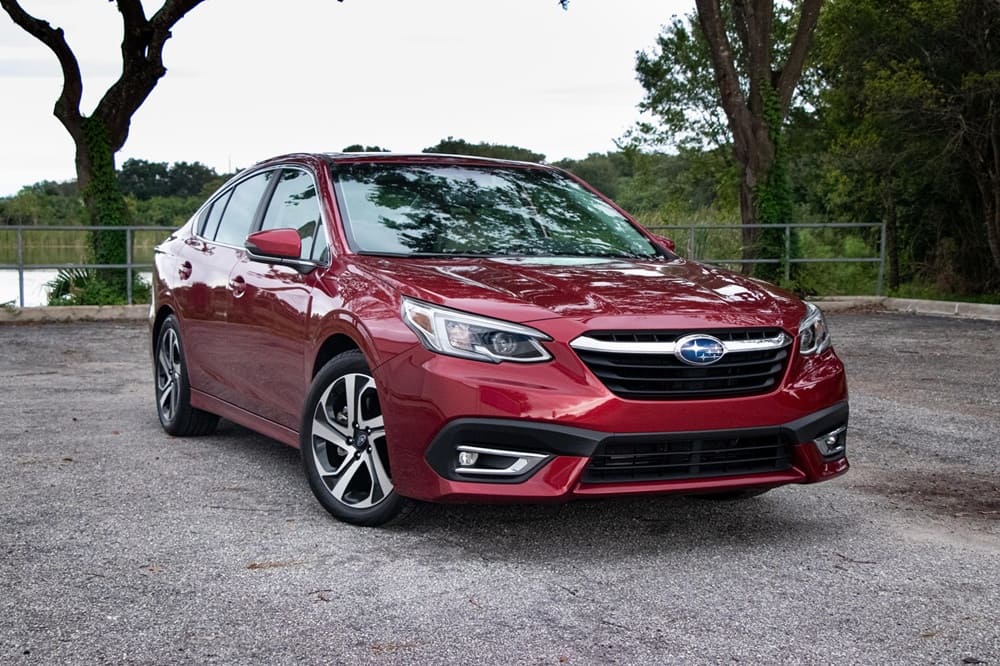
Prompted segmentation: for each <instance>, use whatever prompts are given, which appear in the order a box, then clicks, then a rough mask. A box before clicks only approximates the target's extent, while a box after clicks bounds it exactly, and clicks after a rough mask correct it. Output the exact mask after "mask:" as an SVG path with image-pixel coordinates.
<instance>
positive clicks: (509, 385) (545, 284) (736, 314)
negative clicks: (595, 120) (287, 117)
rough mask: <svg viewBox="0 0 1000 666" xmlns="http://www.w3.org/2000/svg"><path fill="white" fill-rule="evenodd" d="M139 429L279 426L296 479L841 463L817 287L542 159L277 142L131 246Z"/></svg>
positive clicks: (391, 481) (410, 484) (500, 483)
mask: <svg viewBox="0 0 1000 666" xmlns="http://www.w3.org/2000/svg"><path fill="white" fill-rule="evenodd" d="M153 292H154V298H153V304H152V307H151V310H150V320H151V326H152V329H151V330H152V347H153V359H154V368H155V379H156V403H157V410H158V413H159V418H160V422H161V423H162V425H163V427H164V429H165V430H166V431H167V432H168V433H170V434H172V435H178V436H185V435H204V434H208V433H210V432H212V430H213V429H214V428H215V426H216V423H217V422H218V419H219V417H224V418H226V419H229V420H231V421H234V422H236V423H240V424H242V425H244V426H247V427H249V428H252V429H254V430H256V431H258V432H260V433H263V434H265V435H267V436H270V437H273V438H275V439H277V440H279V441H281V442H284V443H286V444H288V445H290V446H294V447H298V448H300V449H301V452H302V463H303V467H304V469H305V473H306V477H307V478H308V480H309V484H310V486H311V487H312V490H313V493H314V494H315V495H316V497H317V499H318V500H319V501H320V503H321V504H322V505H323V506H324V507H325V508H326V509H327V510H328V511H329V512H330V513H332V514H333V515H334V516H336V517H337V518H339V519H341V520H345V521H348V522H351V523H356V524H360V525H378V524H382V523H385V522H387V521H389V520H392V519H394V518H396V517H397V516H400V515H402V514H404V513H405V512H406V511H407V510H408V509H409V508H410V507H411V506H413V504H414V501H417V500H424V501H441V502H444V501H469V502H495V501H504V502H511V501H516V502H544V501H562V500H569V499H573V498H578V497H597V496H622V495H633V494H653V493H666V492H678V493H688V494H698V495H710V496H713V497H732V498H737V497H747V496H751V495H754V494H759V493H760V492H763V491H766V490H769V489H771V488H774V487H777V486H780V485H783V484H788V483H813V482H816V481H823V480H825V479H829V478H832V477H835V476H837V475H839V474H842V473H844V472H845V471H846V470H847V468H848V463H847V458H846V429H847V421H848V402H847V382H846V379H845V375H844V367H843V365H842V364H841V362H840V360H839V359H838V358H837V356H836V355H835V354H834V351H833V349H832V347H831V345H830V336H829V333H828V331H827V328H826V323H825V321H824V319H823V315H822V313H821V312H820V311H819V309H818V308H816V307H815V306H813V305H811V304H809V303H806V302H803V301H800V300H799V299H797V298H796V297H795V296H793V295H791V294H789V293H786V292H784V291H782V290H780V289H778V288H777V287H773V286H771V285H768V284H764V283H761V282H758V281H754V280H751V279H748V278H746V277H743V276H740V275H736V274H734V273H731V272H728V271H725V270H722V269H719V268H714V267H712V266H707V265H704V264H699V263H697V262H693V261H688V260H685V259H683V258H681V257H679V256H677V255H676V254H675V253H674V252H673V248H672V243H670V242H669V241H667V240H665V239H662V238H659V237H656V236H654V235H652V234H650V233H649V232H647V231H646V230H644V229H643V228H642V227H640V226H639V225H637V224H636V223H635V221H634V220H632V219H631V218H630V217H629V216H628V215H627V214H626V213H624V212H623V211H622V210H621V209H619V208H618V207H617V206H616V205H615V204H614V203H612V202H611V201H609V200H607V199H606V198H604V197H602V196H601V195H600V194H598V193H597V192H596V191H594V190H593V189H591V188H590V187H588V186H587V185H586V184H585V183H583V182H581V181H580V180H578V179H577V178H575V177H573V176H571V175H569V174H567V173H565V172H563V171H561V170H559V169H556V168H552V167H547V166H540V165H536V164H523V163H518V162H504V161H498V160H488V159H480V158H471V157H446V156H440V155H392V154H309V155H304V154H301V155H287V156H283V157H278V158H274V159H271V160H268V161H266V162H262V163H261V164H258V165H256V166H254V167H253V168H250V169H247V170H246V171H243V172H242V173H240V174H239V175H237V176H236V177H234V178H233V179H232V180H231V181H230V182H228V183H227V184H226V185H224V186H223V187H222V188H221V189H219V191H218V192H216V193H215V194H214V195H213V196H212V197H211V198H210V199H209V200H208V201H207V202H206V203H205V204H204V205H203V206H202V207H201V209H200V210H199V211H198V212H197V213H196V214H195V215H194V216H193V217H192V218H191V220H189V221H188V222H187V224H185V225H184V226H183V227H181V228H180V229H178V230H177V231H176V232H175V233H174V234H173V235H172V236H170V238H168V239H167V240H166V241H164V242H163V243H162V244H161V245H160V246H159V247H158V248H157V251H156V259H155V271H154V289H153Z"/></svg>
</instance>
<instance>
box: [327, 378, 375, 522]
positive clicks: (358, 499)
mask: <svg viewBox="0 0 1000 666" xmlns="http://www.w3.org/2000/svg"><path fill="white" fill-rule="evenodd" d="M311 435H312V436H311V438H310V441H311V443H312V444H311V449H312V450H311V453H312V456H313V460H314V461H315V466H316V472H317V473H318V474H319V477H320V480H321V481H322V483H323V485H324V487H325V488H326V490H327V492H328V493H329V494H330V496H331V497H332V498H333V499H334V500H336V501H337V502H339V503H341V504H343V505H345V506H348V507H351V508H354V509H367V508H371V507H374V506H376V505H378V504H380V503H381V502H383V501H384V500H385V499H386V498H388V497H389V496H390V494H391V493H392V489H393V485H392V479H391V476H390V470H389V467H388V464H387V461H388V459H389V458H388V455H387V451H386V448H385V427H384V425H383V422H382V410H381V408H380V406H379V402H378V393H377V392H376V390H375V379H374V378H372V377H371V376H369V375H366V374H361V373H351V374H345V375H342V376H340V377H338V378H337V379H336V380H334V381H333V383H331V384H330V385H329V386H328V387H327V388H326V390H325V391H324V392H323V394H322V396H321V397H320V399H319V403H318V404H317V405H316V409H315V412H314V414H313V419H312V432H311Z"/></svg>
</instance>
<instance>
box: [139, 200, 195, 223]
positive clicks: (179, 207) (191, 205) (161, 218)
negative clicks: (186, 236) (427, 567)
mask: <svg viewBox="0 0 1000 666" xmlns="http://www.w3.org/2000/svg"><path fill="white" fill-rule="evenodd" d="M125 202H126V205H127V206H128V209H129V216H130V217H131V219H132V220H133V223H134V224H136V225H143V226H146V225H148V226H156V227H170V226H173V227H179V226H181V225H182V224H184V223H185V222H187V220H188V218H190V217H191V215H193V214H194V212H195V211H196V210H198V207H199V206H201V204H202V203H203V202H204V197H202V196H200V195H199V196H189V197H179V196H163V197H161V196H156V197H151V198H149V199H135V198H133V197H126V199H125Z"/></svg>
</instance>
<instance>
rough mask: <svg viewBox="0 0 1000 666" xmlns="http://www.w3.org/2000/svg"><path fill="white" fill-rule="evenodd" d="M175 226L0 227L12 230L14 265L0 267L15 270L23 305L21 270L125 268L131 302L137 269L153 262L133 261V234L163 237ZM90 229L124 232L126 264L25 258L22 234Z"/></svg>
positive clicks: (148, 268)
mask: <svg viewBox="0 0 1000 666" xmlns="http://www.w3.org/2000/svg"><path fill="white" fill-rule="evenodd" d="M176 230H177V227H166V226H127V227H125V226H123V227H115V226H77V225H9V226H0V233H10V232H13V233H14V238H15V241H14V244H15V245H14V257H15V262H14V263H13V264H9V263H7V264H0V270H16V271H17V293H18V300H17V303H18V305H19V306H20V307H24V272H25V271H26V270H64V269H77V268H79V269H88V270H89V269H124V270H125V272H126V276H127V286H126V302H127V303H128V304H129V305H131V304H132V285H133V281H134V278H135V274H136V272H137V271H143V270H152V268H153V264H152V262H149V261H144V262H136V261H135V237H136V234H137V233H139V232H150V231H152V232H163V233H162V237H163V238H166V237H167V235H168V234H169V233H170V232H172V231H176ZM53 231H55V232H78V231H85V232H88V233H89V232H92V231H116V232H121V233H124V234H125V263H124V264H95V263H79V262H71V263H67V262H61V263H59V262H57V263H35V262H28V261H26V259H25V234H30V233H38V234H40V233H45V232H53Z"/></svg>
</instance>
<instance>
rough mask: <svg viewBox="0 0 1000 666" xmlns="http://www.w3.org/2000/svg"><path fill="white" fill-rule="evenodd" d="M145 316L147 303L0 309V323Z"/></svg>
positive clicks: (141, 317)
mask: <svg viewBox="0 0 1000 666" xmlns="http://www.w3.org/2000/svg"><path fill="white" fill-rule="evenodd" d="M147 317H149V305H56V306H50V307H46V306H42V307H36V308H3V309H0V324H21V323H24V324H28V323H30V324H38V323H53V322H70V321H141V320H143V319H146V318H147Z"/></svg>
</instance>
